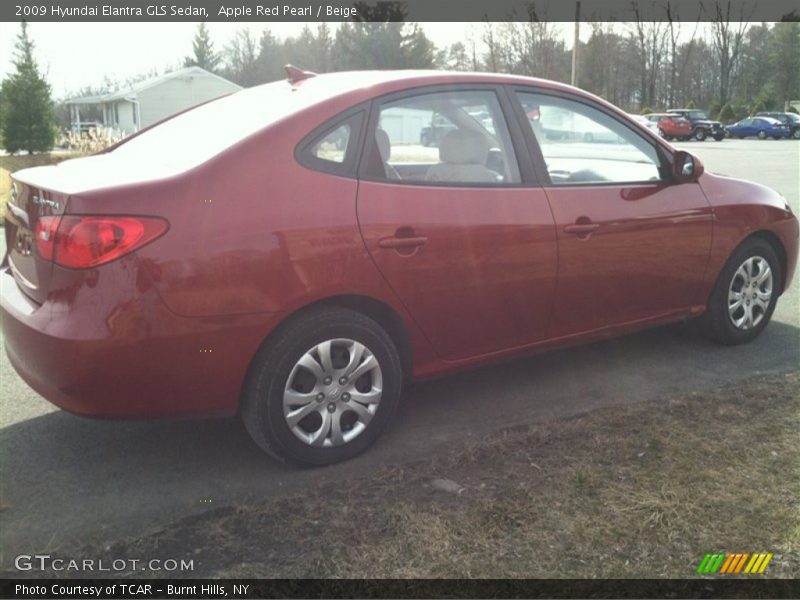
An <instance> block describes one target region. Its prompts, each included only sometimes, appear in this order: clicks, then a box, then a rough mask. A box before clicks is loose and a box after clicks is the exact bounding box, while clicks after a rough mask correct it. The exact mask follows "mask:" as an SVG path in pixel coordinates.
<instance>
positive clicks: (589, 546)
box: [81, 372, 800, 578]
mask: <svg viewBox="0 0 800 600" xmlns="http://www.w3.org/2000/svg"><path fill="white" fill-rule="evenodd" d="M487 410H491V407H490V406H489V405H487ZM798 432H800V376H799V375H798V373H797V372H794V373H789V374H785V375H769V376H758V375H756V376H754V377H753V378H751V379H750V380H749V381H748V382H747V383H745V384H739V385H735V386H730V387H726V388H721V389H715V390H710V391H706V392H702V393H696V394H693V395H691V396H688V397H675V398H664V399H663V400H662V401H660V402H658V403H655V404H640V405H636V406H630V407H620V408H611V409H604V410H599V411H596V412H592V413H590V414H586V415H584V416H581V417H577V418H572V419H567V420H561V421H553V422H547V423H541V424H536V425H533V426H529V427H522V428H517V429H513V430H508V431H504V432H499V433H497V434H494V435H492V436H490V437H488V438H486V439H485V440H483V441H481V442H479V443H474V442H471V443H469V442H465V443H464V444H463V445H461V446H454V447H452V448H451V449H450V450H449V452H448V453H447V454H446V455H442V456H438V457H436V458H434V459H431V460H429V461H426V462H423V463H418V464H413V465H406V466H400V467H386V468H385V469H383V470H382V471H380V472H378V473H377V474H376V475H373V476H370V477H368V476H365V477H364V478H363V479H357V480H348V481H341V482H339V483H337V484H335V485H333V484H330V485H324V486H319V487H317V488H314V489H310V490H308V491H307V493H304V494H296V495H292V496H283V497H276V498H272V499H269V500H266V501H263V502H261V503H256V504H252V505H247V506H235V507H227V508H220V509H217V510H214V511H210V512H208V513H205V514H203V515H200V516H196V517H191V518H187V519H186V520H183V521H180V522H177V523H175V524H173V525H172V526H169V527H167V528H164V529H161V530H158V531H154V532H151V533H149V534H147V535H144V536H143V537H140V538H136V539H125V540H119V541H117V542H115V543H113V544H112V545H111V546H110V547H105V548H83V550H82V551H81V554H85V555H86V556H92V557H98V556H107V557H109V558H112V557H113V558H120V557H125V556H138V557H142V556H145V557H171V558H180V557H186V558H193V559H194V562H195V565H196V566H195V571H194V573H193V574H192V575H193V576H199V577H207V576H212V577H263V578H277V577H345V578H347V577H354V578H363V577H366V578H395V577H399V578H407V577H408V578H440V577H448V578H476V577H478V578H484V577H491V578H552V577H558V578H653V577H654V578H660V577H668V578H683V577H693V576H695V570H696V568H697V566H698V564H699V563H700V561H701V560H702V558H703V556H704V555H705V553H706V552H714V551H731V552H735V551H738V552H774V553H775V556H774V558H773V560H772V562H771V563H770V565H769V568H768V570H767V572H766V574H765V576H768V577H775V578H796V577H798V576H800V443H798V442H800V434H798ZM739 577H744V576H739ZM750 577H751V578H752V576H750Z"/></svg>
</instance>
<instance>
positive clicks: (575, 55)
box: [570, 2, 581, 85]
mask: <svg viewBox="0 0 800 600" xmlns="http://www.w3.org/2000/svg"><path fill="white" fill-rule="evenodd" d="M580 43H581V3H580V2H576V3H575V39H574V40H573V42H572V77H571V78H570V83H571V84H572V85H578V46H579V45H580Z"/></svg>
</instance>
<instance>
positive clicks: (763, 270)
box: [728, 256, 772, 330]
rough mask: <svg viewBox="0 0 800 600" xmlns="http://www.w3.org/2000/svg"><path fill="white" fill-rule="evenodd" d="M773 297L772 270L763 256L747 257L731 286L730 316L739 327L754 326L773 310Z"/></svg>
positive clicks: (729, 291)
mask: <svg viewBox="0 0 800 600" xmlns="http://www.w3.org/2000/svg"><path fill="white" fill-rule="evenodd" d="M771 300H772V269H770V266H769V263H768V262H767V261H766V259H764V258H763V257H761V256H751V257H750V258H748V259H747V260H745V261H744V262H743V263H742V264H741V265H739V268H738V269H736V272H735V273H734V275H733V279H731V283H730V286H729V288H728V316H729V317H730V319H731V322H732V323H733V325H734V326H735V327H736V328H738V329H743V330H747V329H753V328H754V327H756V326H757V325H758V324H759V323H760V322H761V320H762V319H763V318H764V316H765V315H766V314H767V310H769V305H770V302H771Z"/></svg>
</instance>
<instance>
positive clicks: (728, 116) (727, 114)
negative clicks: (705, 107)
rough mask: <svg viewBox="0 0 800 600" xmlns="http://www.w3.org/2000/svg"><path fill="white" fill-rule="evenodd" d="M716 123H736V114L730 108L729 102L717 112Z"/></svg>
mask: <svg viewBox="0 0 800 600" xmlns="http://www.w3.org/2000/svg"><path fill="white" fill-rule="evenodd" d="M717 121H719V122H720V123H724V124H725V125H728V124H729V123H733V122H735V121H736V113H735V112H734V111H733V107H731V104H730V102H726V103H725V106H723V107H722V108H721V109H720V110H719V115H717Z"/></svg>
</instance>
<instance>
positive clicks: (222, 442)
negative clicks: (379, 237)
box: [0, 140, 800, 568]
mask: <svg viewBox="0 0 800 600" xmlns="http://www.w3.org/2000/svg"><path fill="white" fill-rule="evenodd" d="M680 146H681V147H683V148H685V149H687V150H689V151H690V152H693V153H696V154H697V155H698V156H699V157H700V158H701V159H702V160H703V161H704V163H705V165H706V168H707V169H708V170H710V171H714V172H719V173H723V174H729V175H733V176H737V177H743V178H746V179H752V180H755V181H758V182H760V183H763V184H766V185H768V186H770V187H773V188H775V189H777V190H779V191H780V192H781V193H783V195H784V196H785V197H786V198H787V199H788V200H789V202H790V203H791V205H792V207H793V210H795V212H797V213H800V172H799V170H798V164H800V142H797V141H777V142H776V141H757V140H725V141H723V142H713V141H706V142H703V143H697V142H688V143H685V144H680ZM0 250H2V248H0ZM799 289H800V278H796V279H795V282H794V285H793V286H792V288H791V290H789V292H788V293H787V294H786V295H785V296H784V297H783V298H782V299H781V301H780V302H779V304H778V308H777V311H776V312H775V316H774V319H773V323H772V324H771V325H770V327H769V328H768V329H767V330H766V331H765V333H764V335H762V336H761V337H760V338H759V339H758V340H757V341H756V342H754V343H753V344H750V345H748V346H742V347H737V348H728V347H720V346H716V345H712V344H710V343H707V342H705V341H703V340H701V339H698V338H696V337H693V336H689V335H686V333H685V332H684V331H683V329H682V328H680V327H666V328H661V329H658V330H654V331H650V332H645V333H641V334H637V335H632V336H628V337H624V338H620V339H616V340H612V341H608V342H602V343H597V344H592V345H589V346H583V347H580V348H574V349H569V350H563V351H559V352H555V353H551V354H547V355H543V356H540V357H537V358H532V359H524V360H517V361H514V362H511V363H508V364H505V365H501V366H497V367H492V368H486V369H482V370H479V371H475V372H472V373H468V374H464V375H459V376H454V377H448V378H445V379H441V380H438V381H433V382H429V383H424V384H420V385H417V386H415V387H414V388H412V389H410V390H408V391H407V393H406V395H405V397H404V400H403V404H402V408H401V410H400V412H399V413H398V418H397V419H396V421H395V423H394V425H393V426H392V427H391V428H390V430H389V431H388V432H387V434H386V435H385V436H384V437H383V438H382V439H381V440H380V441H379V442H378V444H377V445H376V446H375V447H374V448H373V449H372V450H371V451H370V452H368V453H367V454H365V455H363V456H361V457H359V458H357V459H355V460H352V461H350V462H348V463H345V464H342V465H336V466H333V467H329V468H325V469H320V470H301V471H297V470H292V469H290V468H287V467H283V466H280V465H278V464H276V463H274V462H272V461H271V460H269V459H268V458H266V457H264V456H263V455H262V454H261V453H260V452H259V451H258V450H257V449H256V448H255V447H254V445H252V444H251V443H250V441H249V439H248V438H247V435H246V434H245V432H244V431H243V430H242V428H241V427H240V426H239V424H238V422H237V421H236V420H233V419H227V420H201V421H160V422H138V421H137V422H124V421H93V420H89V419H83V418H80V417H75V416H72V415H69V414H67V413H64V412H62V411H60V410H58V409H55V408H54V407H53V406H52V405H50V404H49V403H47V402H46V401H45V400H43V399H42V398H41V397H39V396H38V395H37V394H36V393H35V392H33V391H32V390H31V389H29V388H28V387H27V386H26V385H25V384H24V383H23V382H22V381H21V380H20V379H19V377H18V376H17V375H16V374H15V373H14V371H13V369H12V368H11V366H10V364H9V363H8V360H7V359H6V357H5V354H4V353H3V355H2V358H0V394H1V395H2V405H1V408H0V457H1V458H0V461H2V462H1V464H0V519H1V520H2V528H1V529H0V536H2V537H1V539H0V568H8V566H9V564H10V563H11V561H13V557H14V556H16V555H17V554H20V553H33V552H42V551H52V550H57V549H58V548H63V547H71V546H74V545H75V544H77V543H80V542H88V541H101V542H102V541H106V540H111V539H113V538H116V537H119V536H121V535H136V534H140V533H143V532H145V531H147V530H151V529H154V528H157V527H158V526H159V525H163V524H165V523H167V522H169V521H172V520H174V519H176V518H180V517H182V516H185V515H189V514H193V513H197V512H199V511H202V510H206V509H207V508H208V507H209V506H211V507H212V508H213V507H218V506H223V505H226V504H230V503H235V502H246V501H247V500H248V499H256V498H260V497H264V496H266V495H270V494H275V493H279V492H281V491H282V490H297V489H301V488H302V487H304V486H307V485H309V484H310V483H313V482H318V481H344V480H346V479H348V478H350V477H356V476H362V475H364V474H365V473H369V471H370V470H371V469H373V468H375V467H376V466H382V465H384V464H387V463H393V462H405V461H411V460H414V459H418V458H422V457H425V456H427V455H429V454H430V453H435V452H436V451H437V450H438V449H440V448H444V447H446V446H447V445H448V444H449V443H451V442H452V441H454V440H460V439H464V438H469V437H475V436H482V435H484V434H486V433H488V432H491V431H494V430H497V429H498V428H501V427H504V426H509V425H513V424H518V423H526V422H533V421H541V420H548V419H553V418H557V417H561V416H567V415H574V414H579V413H582V412H586V411H589V410H593V409H595V408H598V407H602V406H608V405H613V404H620V403H633V402H645V401H651V400H658V399H664V398H666V397H668V396H669V395H671V394H678V393H685V392H691V391H694V390H698V389H704V388H708V387H712V386H717V385H719V384H721V383H723V382H735V381H740V380H744V379H746V378H748V377H749V376H750V375H752V374H753V373H756V372H783V371H786V370H789V369H796V368H797V365H798V359H799V358H800V336H798V333H799V330H798V327H800V304H799V303H798V300H799V298H800V293H798V290H799ZM207 500H210V504H209V503H208V502H207Z"/></svg>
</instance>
